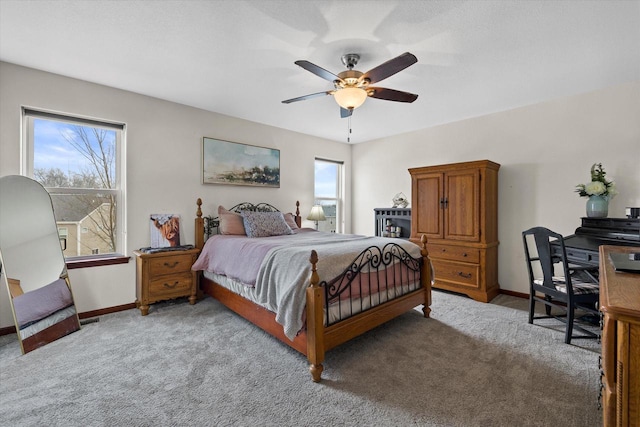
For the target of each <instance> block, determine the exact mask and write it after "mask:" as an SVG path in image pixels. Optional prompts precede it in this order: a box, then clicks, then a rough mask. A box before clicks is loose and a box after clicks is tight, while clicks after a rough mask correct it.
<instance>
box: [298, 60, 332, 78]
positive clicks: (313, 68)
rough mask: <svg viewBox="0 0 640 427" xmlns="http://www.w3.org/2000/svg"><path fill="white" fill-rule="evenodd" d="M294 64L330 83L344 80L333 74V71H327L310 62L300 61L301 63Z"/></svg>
mask: <svg viewBox="0 0 640 427" xmlns="http://www.w3.org/2000/svg"><path fill="white" fill-rule="evenodd" d="M294 64H296V65H299V66H300V67H302V68H304V69H305V70H307V71H309V72H311V73H313V74H315V75H316V76H318V77H322V78H323V79H325V80H329V81H330V82H333V81H335V80H342V79H341V78H340V77H338V76H337V75H335V74H333V73H332V72H331V71H327V70H325V69H324V68H322V67H318V66H317V65H316V64H312V63H311V62H309V61H305V60H300V61H296V62H294Z"/></svg>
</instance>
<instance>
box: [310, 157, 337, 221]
mask: <svg viewBox="0 0 640 427" xmlns="http://www.w3.org/2000/svg"><path fill="white" fill-rule="evenodd" d="M342 169H343V164H342V162H337V161H332V160H324V159H316V161H315V186H314V187H315V191H314V198H315V203H316V204H318V205H320V206H322V209H323V210H324V215H325V217H326V218H327V219H326V221H320V222H318V230H321V231H330V232H332V233H341V232H342V230H343V223H344V221H343V211H342V207H343V203H342V202H343V201H342V194H343V187H344V182H343V173H342Z"/></svg>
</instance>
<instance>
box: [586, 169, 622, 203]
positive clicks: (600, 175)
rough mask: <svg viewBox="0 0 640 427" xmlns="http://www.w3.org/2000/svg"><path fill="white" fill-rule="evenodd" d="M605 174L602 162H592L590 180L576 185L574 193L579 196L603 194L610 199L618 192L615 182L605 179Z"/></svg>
mask: <svg viewBox="0 0 640 427" xmlns="http://www.w3.org/2000/svg"><path fill="white" fill-rule="evenodd" d="M605 175H606V172H605V171H604V169H603V168H602V163H594V164H593V166H591V182H588V183H586V184H578V185H576V193H578V194H579V195H580V197H590V196H603V197H605V198H606V199H607V200H611V199H612V198H613V197H614V196H615V195H616V194H618V192H617V191H616V184H615V182H613V181H609V180H607V179H606V178H605Z"/></svg>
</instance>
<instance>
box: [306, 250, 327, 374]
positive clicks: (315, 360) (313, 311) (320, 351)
mask: <svg viewBox="0 0 640 427" xmlns="http://www.w3.org/2000/svg"><path fill="white" fill-rule="evenodd" d="M309 262H310V263H311V279H310V280H309V282H310V283H309V287H308V288H307V359H308V360H309V372H311V379H312V380H313V382H316V383H317V382H320V380H321V379H322V371H323V369H324V367H323V366H322V362H323V361H324V324H323V322H322V315H323V310H324V288H323V287H321V286H319V283H320V276H318V272H317V270H316V264H317V263H318V253H317V252H316V251H314V250H312V251H311V256H310V257H309Z"/></svg>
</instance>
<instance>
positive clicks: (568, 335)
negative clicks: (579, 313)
mask: <svg viewBox="0 0 640 427" xmlns="http://www.w3.org/2000/svg"><path fill="white" fill-rule="evenodd" d="M573 315H574V307H573V305H572V304H567V330H566V331H565V334H564V342H565V343H567V344H571V336H572V335H573Z"/></svg>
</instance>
